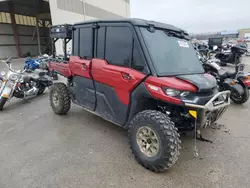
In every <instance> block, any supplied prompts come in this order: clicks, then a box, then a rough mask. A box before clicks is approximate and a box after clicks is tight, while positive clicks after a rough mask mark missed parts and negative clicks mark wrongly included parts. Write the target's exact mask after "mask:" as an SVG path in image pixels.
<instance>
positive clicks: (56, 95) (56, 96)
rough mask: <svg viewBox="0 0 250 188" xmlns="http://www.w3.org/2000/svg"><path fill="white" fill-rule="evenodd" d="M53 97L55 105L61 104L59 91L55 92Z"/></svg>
mask: <svg viewBox="0 0 250 188" xmlns="http://www.w3.org/2000/svg"><path fill="white" fill-rule="evenodd" d="M52 99H53V104H54V106H58V105H59V98H58V94H57V92H54V93H53V96H52Z"/></svg>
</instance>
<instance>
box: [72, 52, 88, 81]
mask: <svg viewBox="0 0 250 188" xmlns="http://www.w3.org/2000/svg"><path fill="white" fill-rule="evenodd" d="M69 68H70V71H71V74H72V76H82V77H85V78H89V79H92V77H91V75H90V71H91V60H86V59H81V58H80V57H78V56H70V60H69Z"/></svg>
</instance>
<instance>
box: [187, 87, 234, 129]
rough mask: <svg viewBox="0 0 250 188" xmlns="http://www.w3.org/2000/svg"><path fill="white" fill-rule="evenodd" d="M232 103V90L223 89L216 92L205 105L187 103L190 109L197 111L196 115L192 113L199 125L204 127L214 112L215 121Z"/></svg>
mask: <svg viewBox="0 0 250 188" xmlns="http://www.w3.org/2000/svg"><path fill="white" fill-rule="evenodd" d="M184 103H185V101H184ZM229 105H230V91H222V92H219V93H217V94H215V95H214V96H213V97H212V98H211V99H210V100H209V101H208V102H207V103H206V104H205V105H197V104H192V103H188V102H187V103H185V106H186V107H187V108H188V110H189V111H195V112H196V115H195V116H194V115H192V114H191V115H192V116H193V117H194V118H195V119H197V121H196V122H197V125H198V126H199V127H203V126H205V125H206V122H207V120H208V118H209V115H211V114H212V113H213V114H214V115H215V117H214V119H213V120H212V121H213V122H214V121H216V120H218V119H219V118H220V117H221V116H222V114H223V113H224V112H225V111H226V109H227V108H228V106H229Z"/></svg>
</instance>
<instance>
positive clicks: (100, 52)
mask: <svg viewBox="0 0 250 188" xmlns="http://www.w3.org/2000/svg"><path fill="white" fill-rule="evenodd" d="M97 36H98V37H97V38H98V40H97V44H98V45H97V48H96V57H95V58H94V59H93V60H92V71H91V72H92V75H93V79H94V83H95V88H96V99H97V103H96V104H97V105H96V112H97V113H98V114H100V115H101V116H102V117H103V118H105V119H108V120H110V121H113V122H115V123H118V124H120V125H123V124H124V123H125V121H126V118H127V113H128V109H129V104H130V100H131V99H130V94H131V92H132V91H133V90H134V88H135V87H136V86H137V85H138V84H139V83H140V82H141V81H142V80H143V78H145V77H146V72H147V71H145V72H143V71H144V69H145V66H144V65H142V66H140V65H139V64H138V63H137V65H135V63H134V67H135V69H132V68H131V66H132V65H131V63H132V62H133V61H135V60H134V59H135V58H138V54H134V53H133V52H134V51H136V52H137V50H136V49H137V48H136V49H135V48H134V46H135V45H134V44H135V42H134V41H135V40H134V37H133V32H132V30H131V29H130V28H129V27H100V28H99V29H98V34H97ZM136 47H138V46H137V45H136ZM143 63H145V62H144V61H142V64H143ZM136 69H138V70H136ZM145 70H147V69H145Z"/></svg>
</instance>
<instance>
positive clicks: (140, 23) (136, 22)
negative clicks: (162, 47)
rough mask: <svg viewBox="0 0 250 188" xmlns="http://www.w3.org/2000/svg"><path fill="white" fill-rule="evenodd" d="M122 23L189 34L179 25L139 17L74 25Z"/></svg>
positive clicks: (91, 21) (92, 21)
mask: <svg viewBox="0 0 250 188" xmlns="http://www.w3.org/2000/svg"><path fill="white" fill-rule="evenodd" d="M116 22H118V23H121V22H124V23H125V22H127V23H131V24H132V25H135V26H150V25H153V26H154V27H155V28H161V29H166V30H172V31H177V32H184V33H185V34H188V32H187V31H185V30H183V29H180V28H178V27H175V26H173V25H170V24H165V23H161V22H155V21H151V20H143V19H139V18H124V19H112V20H106V19H105V20H102V19H100V20H90V21H84V22H79V23H75V24H74V25H83V24H90V23H116Z"/></svg>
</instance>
